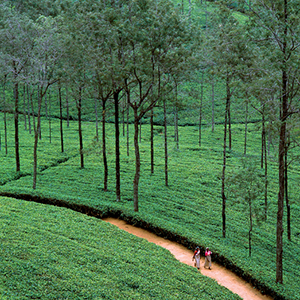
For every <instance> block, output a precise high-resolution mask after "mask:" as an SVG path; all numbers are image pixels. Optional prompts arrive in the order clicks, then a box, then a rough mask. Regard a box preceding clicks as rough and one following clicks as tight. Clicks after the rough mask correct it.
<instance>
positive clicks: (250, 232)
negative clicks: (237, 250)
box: [249, 200, 253, 256]
mask: <svg viewBox="0 0 300 300" xmlns="http://www.w3.org/2000/svg"><path fill="white" fill-rule="evenodd" d="M249 220H250V228H249V256H251V234H252V228H253V224H252V223H253V222H252V203H251V200H250V202H249Z"/></svg>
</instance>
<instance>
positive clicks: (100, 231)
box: [0, 197, 240, 300]
mask: <svg viewBox="0 0 300 300" xmlns="http://www.w3.org/2000/svg"><path fill="white" fill-rule="evenodd" d="M0 208H1V209H0V219H1V230H0V241H1V247H0V262H1V263H0V265H1V267H0V269H1V274H0V295H1V299H125V298H126V299H153V298H154V299H196V298H198V297H199V291H201V292H200V295H201V299H207V300H210V299H220V300H222V299H240V298H239V297H238V296H237V295H234V294H232V293H230V292H229V291H228V290H226V289H225V288H222V287H220V286H218V285H217V283H216V282H215V281H213V280H211V279H209V278H206V277H204V276H201V274H199V273H198V272H197V271H196V269H195V268H191V267H189V266H186V265H184V264H182V263H179V262H178V261H177V260H176V259H175V258H174V257H173V256H172V255H171V254H170V252H169V251H167V250H165V249H163V248H161V247H158V246H156V245H154V244H152V243H148V242H146V241H145V240H143V239H140V238H137V237H135V236H132V235H130V234H127V233H126V232H124V231H121V230H119V229H118V228H116V227H115V226H112V225H110V224H108V223H105V222H103V221H101V220H98V219H95V218H91V217H87V216H85V215H82V214H80V213H76V212H73V211H71V210H68V209H64V208H57V207H53V206H46V205H42V204H37V203H32V202H26V201H21V200H15V199H11V198H4V197H0Z"/></svg>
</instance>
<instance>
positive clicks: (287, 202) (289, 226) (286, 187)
mask: <svg viewBox="0 0 300 300" xmlns="http://www.w3.org/2000/svg"><path fill="white" fill-rule="evenodd" d="M288 145H289V142H287V143H286V146H285V153H284V155H285V157H284V165H285V167H284V170H285V178H284V183H285V189H284V190H285V194H284V195H285V204H286V213H287V216H286V217H287V220H286V221H287V237H288V240H289V241H291V206H290V202H289V195H288V163H287V161H288Z"/></svg>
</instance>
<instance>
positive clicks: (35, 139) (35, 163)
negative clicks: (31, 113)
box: [32, 88, 42, 190]
mask: <svg viewBox="0 0 300 300" xmlns="http://www.w3.org/2000/svg"><path fill="white" fill-rule="evenodd" d="M38 90H39V94H38V114H37V126H36V128H35V130H34V147H33V183H32V188H33V189H34V190H35V189H36V181H37V148H38V141H39V132H40V126H41V107H42V88H40V89H38Z"/></svg>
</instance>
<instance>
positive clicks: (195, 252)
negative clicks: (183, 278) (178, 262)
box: [192, 247, 200, 270]
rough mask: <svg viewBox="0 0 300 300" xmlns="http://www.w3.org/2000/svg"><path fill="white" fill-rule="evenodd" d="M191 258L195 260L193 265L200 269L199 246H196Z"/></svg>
mask: <svg viewBox="0 0 300 300" xmlns="http://www.w3.org/2000/svg"><path fill="white" fill-rule="evenodd" d="M192 260H195V267H197V269H198V270H199V269H200V247H196V249H195V251H194V255H193V258H192Z"/></svg>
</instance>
